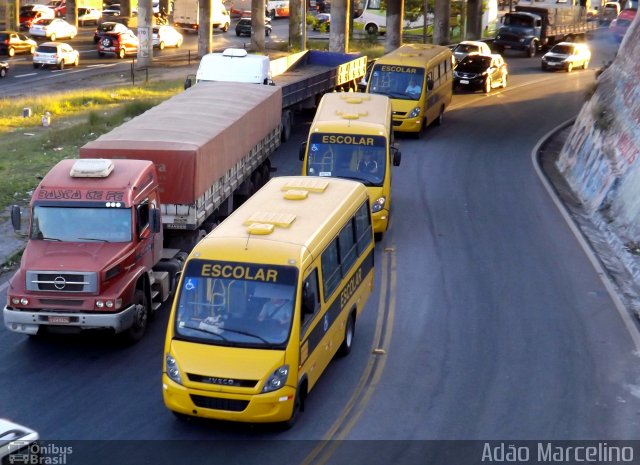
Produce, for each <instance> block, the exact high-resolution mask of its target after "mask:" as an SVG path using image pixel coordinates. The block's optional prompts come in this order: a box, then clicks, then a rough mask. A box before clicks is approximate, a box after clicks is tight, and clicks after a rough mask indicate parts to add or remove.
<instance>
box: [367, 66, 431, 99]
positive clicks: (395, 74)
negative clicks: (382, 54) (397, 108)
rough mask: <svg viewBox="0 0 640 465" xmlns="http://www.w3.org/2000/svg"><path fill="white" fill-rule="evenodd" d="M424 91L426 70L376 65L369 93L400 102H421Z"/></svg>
mask: <svg viewBox="0 0 640 465" xmlns="http://www.w3.org/2000/svg"><path fill="white" fill-rule="evenodd" d="M423 89H424V68H415V67H413V66H400V65H375V66H374V67H373V72H372V73H371V82H370V84H369V92H370V93H372V94H381V95H387V96H388V97H391V98H395V99H400V100H420V96H421V95H422V92H423Z"/></svg>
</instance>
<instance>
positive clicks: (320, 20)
mask: <svg viewBox="0 0 640 465" xmlns="http://www.w3.org/2000/svg"><path fill="white" fill-rule="evenodd" d="M330 28H331V14H329V13H318V14H317V15H316V20H315V21H314V22H313V30H314V31H326V32H329V30H330Z"/></svg>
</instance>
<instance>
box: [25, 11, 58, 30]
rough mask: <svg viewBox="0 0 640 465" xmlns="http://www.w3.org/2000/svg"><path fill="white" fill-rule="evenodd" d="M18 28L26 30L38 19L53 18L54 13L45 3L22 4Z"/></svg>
mask: <svg viewBox="0 0 640 465" xmlns="http://www.w3.org/2000/svg"><path fill="white" fill-rule="evenodd" d="M19 15H20V29H22V30H28V29H29V28H30V27H31V24H33V23H34V22H35V21H38V20H39V19H51V18H55V13H54V12H53V10H52V9H51V8H49V7H48V6H46V5H24V6H21V7H20V13H19Z"/></svg>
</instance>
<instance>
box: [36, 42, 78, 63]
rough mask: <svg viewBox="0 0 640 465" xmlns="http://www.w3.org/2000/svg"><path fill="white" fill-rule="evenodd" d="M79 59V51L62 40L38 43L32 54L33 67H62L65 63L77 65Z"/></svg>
mask: <svg viewBox="0 0 640 465" xmlns="http://www.w3.org/2000/svg"><path fill="white" fill-rule="evenodd" d="M79 61H80V53H79V52H78V51H77V50H74V48H73V47H72V46H71V45H69V44H65V43H62V42H44V43H42V44H40V45H38V48H37V49H36V53H34V54H33V67H34V68H40V67H42V68H44V67H45V66H55V67H56V68H58V69H64V67H65V66H67V65H73V66H78V63H79Z"/></svg>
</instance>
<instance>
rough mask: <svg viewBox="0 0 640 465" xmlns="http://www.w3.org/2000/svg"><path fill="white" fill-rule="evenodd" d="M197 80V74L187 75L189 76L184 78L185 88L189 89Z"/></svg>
mask: <svg viewBox="0 0 640 465" xmlns="http://www.w3.org/2000/svg"><path fill="white" fill-rule="evenodd" d="M195 81H196V76H195V75H194V74H189V75H187V78H186V79H185V80H184V90H187V89H188V88H189V87H191V86H193V85H194V84H195Z"/></svg>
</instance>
